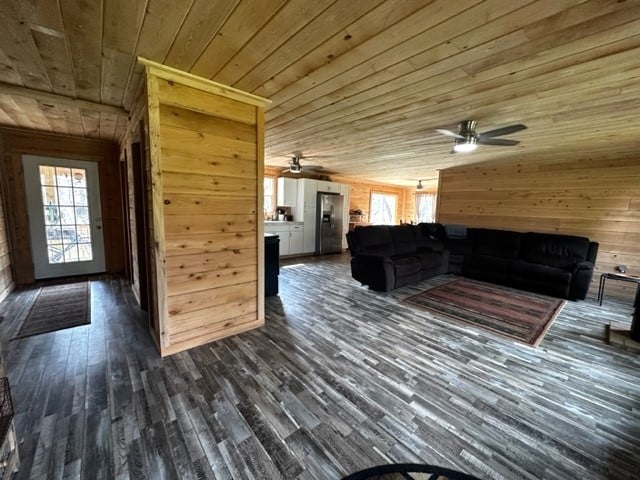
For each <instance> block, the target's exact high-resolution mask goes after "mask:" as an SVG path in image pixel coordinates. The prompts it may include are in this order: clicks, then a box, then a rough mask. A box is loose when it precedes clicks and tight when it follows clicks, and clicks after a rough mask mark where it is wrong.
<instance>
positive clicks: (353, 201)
mask: <svg viewBox="0 0 640 480" xmlns="http://www.w3.org/2000/svg"><path fill="white" fill-rule="evenodd" d="M283 168H284V167H274V166H272V165H268V166H266V167H265V169H264V174H265V176H270V177H276V178H277V177H283V176H289V177H292V178H322V179H325V178H326V177H327V175H324V174H318V175H309V174H305V175H302V176H299V175H295V176H294V175H287V174H282V170H283ZM328 177H329V178H330V181H332V182H337V183H345V184H347V185H349V187H350V189H349V210H362V212H363V213H364V214H366V215H367V220H368V219H369V207H370V204H371V201H370V200H371V192H379V193H391V194H395V195H397V196H398V204H397V207H396V221H397V222H398V223H400V220H402V221H403V222H410V221H411V220H414V221H415V218H414V217H415V196H414V194H415V188H405V187H398V186H395V185H388V184H385V183H376V182H363V181H362V180H359V179H354V178H353V177H348V176H343V175H329V176H328ZM276 195H277V192H276Z"/></svg>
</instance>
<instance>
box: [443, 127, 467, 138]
mask: <svg viewBox="0 0 640 480" xmlns="http://www.w3.org/2000/svg"><path fill="white" fill-rule="evenodd" d="M436 132H438V133H439V134H440V135H444V136H446V137H452V138H464V137H463V136H462V135H458V134H457V133H454V132H452V131H451V130H444V129H441V128H436Z"/></svg>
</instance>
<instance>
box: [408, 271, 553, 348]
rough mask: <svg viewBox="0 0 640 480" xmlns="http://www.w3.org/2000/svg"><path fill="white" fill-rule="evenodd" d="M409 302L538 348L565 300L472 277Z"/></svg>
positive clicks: (439, 287)
mask: <svg viewBox="0 0 640 480" xmlns="http://www.w3.org/2000/svg"><path fill="white" fill-rule="evenodd" d="M404 301H405V302H407V303H410V304H411V305H415V306H418V307H420V308H424V309H427V310H430V311H432V312H435V313H440V314H442V315H446V316H447V317H450V318H453V319H455V320H460V321H462V322H465V323H468V324H471V325H474V326H477V327H480V328H483V329H485V330H489V331H491V332H494V333H498V334H500V335H503V336H505V337H509V338H511V339H513V340H517V341H519V342H522V343H526V344H528V345H533V346H536V345H538V344H539V343H540V342H541V341H542V338H543V337H544V335H545V334H546V333H547V330H549V327H551V324H552V323H553V321H554V320H555V319H556V317H557V316H558V314H559V313H560V311H561V310H562V308H563V307H564V304H565V303H566V302H565V301H564V300H562V299H559V298H553V297H547V296H545V295H538V294H536V293H531V292H525V291H523V290H516V289H514V288H508V287H503V286H500V285H493V284H491V283H484V282H479V281H477V280H470V279H468V278H457V279H456V280H454V281H452V282H449V283H446V284H444V285H440V286H438V287H434V288H430V289H429V290H425V291H424V292H422V293H419V294H417V295H413V296H411V297H408V298H405V299H404Z"/></svg>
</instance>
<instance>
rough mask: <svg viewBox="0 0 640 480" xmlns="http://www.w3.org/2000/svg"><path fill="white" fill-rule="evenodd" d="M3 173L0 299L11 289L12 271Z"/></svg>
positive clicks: (0, 186)
mask: <svg viewBox="0 0 640 480" xmlns="http://www.w3.org/2000/svg"><path fill="white" fill-rule="evenodd" d="M3 181H4V175H3V173H2V172H1V171H0V301H2V300H3V299H4V298H5V297H6V296H7V295H8V294H9V293H10V292H11V290H12V289H13V285H14V282H13V273H12V272H11V252H10V249H9V237H8V235H7V218H6V215H5V213H4V202H5V200H6V195H5V194H4V188H5V187H3Z"/></svg>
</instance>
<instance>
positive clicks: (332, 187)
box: [317, 180, 341, 193]
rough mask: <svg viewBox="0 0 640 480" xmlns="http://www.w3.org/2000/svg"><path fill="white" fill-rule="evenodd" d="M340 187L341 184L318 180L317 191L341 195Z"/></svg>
mask: <svg viewBox="0 0 640 480" xmlns="http://www.w3.org/2000/svg"><path fill="white" fill-rule="evenodd" d="M340 185H341V184H339V183H334V182H327V181H325V180H318V185H317V191H318V192H329V193H340Z"/></svg>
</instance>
